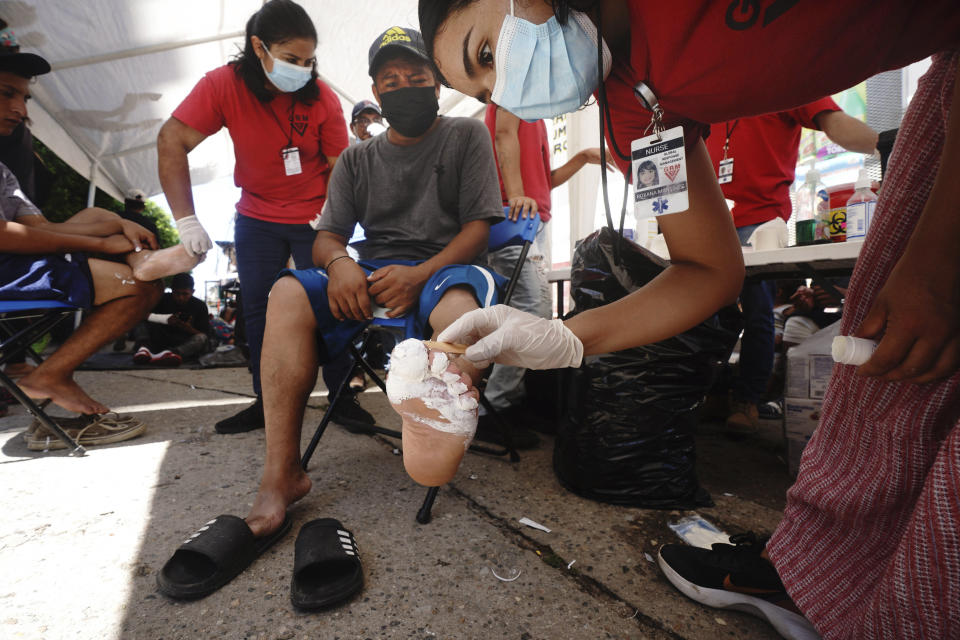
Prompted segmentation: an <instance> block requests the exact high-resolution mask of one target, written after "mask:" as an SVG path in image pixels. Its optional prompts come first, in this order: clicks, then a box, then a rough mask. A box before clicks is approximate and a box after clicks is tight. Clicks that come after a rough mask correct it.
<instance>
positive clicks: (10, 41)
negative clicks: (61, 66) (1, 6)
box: [0, 28, 50, 78]
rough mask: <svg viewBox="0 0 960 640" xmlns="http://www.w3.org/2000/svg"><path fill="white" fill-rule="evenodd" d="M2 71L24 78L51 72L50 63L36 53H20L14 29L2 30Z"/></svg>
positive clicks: (0, 35) (0, 45) (0, 66)
mask: <svg viewBox="0 0 960 640" xmlns="http://www.w3.org/2000/svg"><path fill="white" fill-rule="evenodd" d="M0 71H9V72H10V73H15V74H17V75H18V76H21V77H24V78H32V77H34V76H42V75H43V74H45V73H49V72H50V63H49V62H47V61H46V60H44V59H43V58H41V57H40V56H38V55H36V54H35V53H20V44H19V43H18V42H17V36H16V35H15V34H14V33H13V29H10V28H3V29H0Z"/></svg>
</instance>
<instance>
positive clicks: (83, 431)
mask: <svg viewBox="0 0 960 640" xmlns="http://www.w3.org/2000/svg"><path fill="white" fill-rule="evenodd" d="M55 421H56V423H57V424H58V425H60V426H61V427H62V428H63V430H64V431H66V432H67V435H69V436H70V437H71V438H73V439H74V440H76V442H77V444H79V445H80V446H82V447H94V446H97V445H101V444H113V443H114V442H123V441H124V440H130V439H131V438H136V437H137V436H139V435H140V434H142V433H143V432H144V431H146V430H147V425H145V424H144V423H143V422H141V421H140V420H137V419H136V418H133V417H131V416H120V415H118V414H116V413H104V414H102V415H98V416H80V417H78V418H57V419H56V420H55ZM71 421H74V422H73V423H72V424H71ZM34 422H36V423H37V425H36V427H35V428H34V425H33V424H32V423H31V425H30V427H28V429H27V433H25V434H24V437H25V439H26V441H27V449H29V450H30V451H51V450H54V449H66V448H67V445H66V443H64V442H63V440H61V439H60V438H58V437H57V436H56V434H54V433H53V432H52V431H50V430H49V429H47V428H46V427H45V426H43V425H42V424H41V423H40V421H39V420H34ZM31 428H33V429H34V430H33V432H32V433H31V431H30V429H31Z"/></svg>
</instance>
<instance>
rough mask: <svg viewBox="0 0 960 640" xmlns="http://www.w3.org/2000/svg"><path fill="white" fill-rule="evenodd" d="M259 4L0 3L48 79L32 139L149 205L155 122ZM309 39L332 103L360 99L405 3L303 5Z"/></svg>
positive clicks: (202, 163) (409, 2)
mask: <svg viewBox="0 0 960 640" xmlns="http://www.w3.org/2000/svg"><path fill="white" fill-rule="evenodd" d="M261 4H262V2H261V0H229V1H228V0H84V1H83V2H77V1H64V0H29V1H26V2H3V3H0V16H2V17H3V18H4V19H6V20H7V21H8V22H9V23H10V25H11V27H12V28H13V29H14V31H15V32H16V33H17V35H18V38H19V40H20V42H21V45H22V46H23V49H24V50H25V51H34V52H37V53H39V54H41V55H42V56H44V57H45V58H46V59H47V60H49V61H50V63H51V64H52V66H53V72H52V73H50V74H48V75H45V76H42V77H41V78H39V79H38V81H37V83H36V85H35V86H34V88H33V94H34V101H33V102H32V103H31V106H30V115H31V118H32V120H33V125H32V130H33V133H34V135H35V136H36V137H37V138H39V139H40V140H42V141H43V142H44V143H45V144H47V145H48V146H49V147H50V148H51V149H53V150H54V151H55V152H56V153H57V155H59V156H60V157H61V158H63V159H64V160H65V161H66V162H67V163H68V164H70V165H71V166H72V167H74V168H75V169H76V170H77V171H78V172H80V173H81V174H83V175H85V176H92V177H93V180H92V181H93V182H94V183H95V184H96V185H97V186H98V187H99V188H101V189H103V190H105V191H107V192H108V193H110V194H111V195H113V196H115V197H119V196H121V195H122V193H124V192H125V191H126V190H128V189H130V188H139V189H143V190H144V191H146V192H147V193H148V194H151V195H153V194H157V193H158V192H159V191H160V184H159V180H158V178H157V165H156V148H155V143H156V137H157V131H158V130H159V128H160V125H161V124H162V123H163V121H164V120H165V119H166V118H168V117H169V116H170V114H171V112H172V111H173V110H174V108H175V107H176V106H177V105H178V104H179V103H180V101H181V100H182V99H183V98H184V96H186V95H187V93H188V92H189V91H190V89H191V88H192V87H193V85H194V84H195V83H196V82H197V80H199V79H200V77H201V76H202V75H203V74H204V73H206V72H207V71H209V70H211V69H214V68H216V67H218V66H220V65H222V64H224V63H226V62H227V61H228V60H229V59H230V58H231V57H232V56H233V55H234V54H235V53H236V52H237V51H238V48H239V47H240V46H242V44H243V33H244V27H245V25H246V21H247V19H248V18H249V16H250V15H251V14H252V13H253V12H254V11H256V10H257V8H258V7H259V6H260V5H261ZM302 4H303V6H304V7H305V8H306V10H307V11H308V13H309V14H310V15H311V17H312V18H313V20H314V23H315V24H316V27H317V31H318V34H319V40H320V42H319V47H318V51H317V58H318V68H319V70H320V73H321V74H322V76H323V79H324V80H325V81H326V82H327V84H329V85H330V86H331V87H332V88H333V89H334V90H335V91H336V92H337V93H338V94H339V95H340V97H341V100H342V102H343V106H344V110H345V112H346V113H347V114H349V110H350V108H351V107H352V105H353V103H354V102H355V101H357V100H360V99H362V98H371V97H372V95H371V92H370V78H369V76H368V75H367V48H368V46H369V44H370V43H371V42H372V41H373V39H374V38H375V37H376V36H377V35H378V34H379V33H380V32H381V31H382V30H384V29H385V28H387V27H389V26H391V25H394V24H399V25H404V26H415V25H416V24H417V16H416V0H391V1H390V2H383V1H382V0H381V1H375V0H351V1H350V2H347V1H345V0H303V1H302ZM482 106H483V105H481V104H480V103H478V102H477V101H476V100H473V99H472V98H466V97H465V96H463V95H461V94H459V93H456V92H453V91H449V90H446V89H445V90H444V94H443V95H442V96H441V110H442V112H444V113H447V114H450V115H474V114H476V113H477V112H478V111H479V110H480V109H481V108H482ZM190 163H191V168H192V172H191V173H192V178H193V181H194V184H203V183H205V182H208V181H210V180H213V179H215V178H218V177H221V176H224V175H227V174H229V173H230V172H231V171H232V169H233V153H232V148H231V146H230V140H229V137H228V136H227V135H226V133H225V132H221V133H220V134H217V135H216V136H213V137H212V138H211V140H208V141H206V142H204V144H202V145H201V146H200V147H198V148H197V149H196V151H194V152H193V153H192V154H191V157H190Z"/></svg>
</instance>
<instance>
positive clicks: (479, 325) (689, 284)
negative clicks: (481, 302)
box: [438, 141, 744, 369]
mask: <svg viewBox="0 0 960 640" xmlns="http://www.w3.org/2000/svg"><path fill="white" fill-rule="evenodd" d="M687 176H688V182H689V186H690V192H689V196H690V209H689V210H687V211H685V212H683V213H676V214H671V215H665V216H660V217H659V218H658V221H659V222H660V226H661V228H662V229H663V233H664V236H665V237H666V240H667V246H668V248H669V249H670V257H671V264H670V266H669V267H667V268H666V269H665V270H664V271H663V272H662V273H661V274H660V275H659V276H657V277H656V278H654V279H653V280H651V281H650V282H649V283H648V284H647V285H645V286H644V287H642V288H641V289H639V290H637V291H635V292H633V293H631V294H630V295H628V296H626V297H625V298H622V299H621V300H618V301H617V302H613V303H611V304H608V305H606V306H603V307H600V308H597V309H591V310H589V311H584V312H583V313H580V314H578V315H576V316H574V317H573V318H571V319H569V320H566V321H562V320H546V319H544V318H539V317H537V316H534V315H531V314H528V313H524V312H523V311H519V310H517V309H513V308H511V307H506V306H504V305H496V306H493V307H489V308H486V309H477V310H475V311H471V312H470V313H467V314H465V315H463V316H462V317H461V318H460V319H458V320H457V321H456V322H454V323H453V324H452V325H450V326H449V327H448V328H447V329H445V330H444V331H443V332H442V333H441V334H440V336H439V337H438V340H442V341H445V342H468V343H469V342H473V341H475V340H477V342H476V343H475V344H472V345H471V346H470V347H469V348H468V349H467V352H466V357H467V358H469V359H470V360H473V361H474V362H477V363H486V362H489V361H491V360H493V361H496V362H499V363H501V364H508V365H514V366H521V367H527V368H530V369H550V368H556V367H575V366H579V364H580V359H581V358H582V356H583V355H585V354H586V355H589V354H595V353H609V352H612V351H619V350H621V349H627V348H629V347H636V346H640V345H644V344H649V343H651V342H657V341H659V340H664V339H666V338H669V337H672V336H675V335H677V334H678V333H681V332H683V331H686V330H687V329H689V328H691V327H693V326H695V325H696V324H698V323H700V322H702V321H703V320H704V319H706V318H708V317H709V316H710V315H711V314H713V313H715V312H716V311H717V309H719V308H720V307H722V306H723V305H726V304H729V303H731V302H733V301H734V300H736V298H737V295H738V294H739V293H740V289H741V288H742V286H743V273H744V271H743V254H742V252H741V249H740V242H739V240H738V238H737V233H736V230H735V229H734V227H733V219H732V218H731V217H730V213H729V211H728V210H727V206H726V203H725V202H724V200H723V193H722V192H721V191H720V186H719V185H718V184H717V179H716V176H715V175H714V173H713V165H712V164H711V162H710V156H709V155H708V154H707V149H706V146H705V145H704V144H703V142H702V141H700V142H698V143H697V145H696V146H695V147H694V148H693V150H692V151H691V152H690V153H689V154H688V156H687Z"/></svg>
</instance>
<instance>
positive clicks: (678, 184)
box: [630, 127, 690, 218]
mask: <svg viewBox="0 0 960 640" xmlns="http://www.w3.org/2000/svg"><path fill="white" fill-rule="evenodd" d="M630 151H631V154H630V155H631V158H632V161H633V163H632V164H633V166H632V169H633V186H634V193H635V196H634V197H635V202H634V213H635V214H636V216H637V218H650V217H652V216H662V215H666V214H669V213H680V212H681V211H686V210H687V209H689V208H690V199H689V195H688V191H689V188H688V186H687V154H686V149H685V148H684V146H683V127H674V128H672V129H668V130H666V131H662V132H660V133H659V134H657V133H655V134H653V135H650V136H646V137H643V138H638V139H637V140H634V141H633V144H632V145H630Z"/></svg>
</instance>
